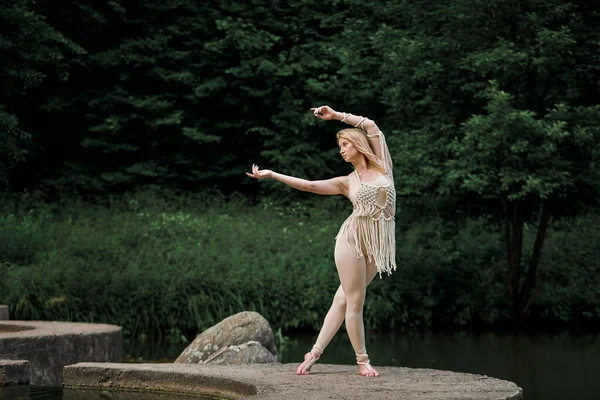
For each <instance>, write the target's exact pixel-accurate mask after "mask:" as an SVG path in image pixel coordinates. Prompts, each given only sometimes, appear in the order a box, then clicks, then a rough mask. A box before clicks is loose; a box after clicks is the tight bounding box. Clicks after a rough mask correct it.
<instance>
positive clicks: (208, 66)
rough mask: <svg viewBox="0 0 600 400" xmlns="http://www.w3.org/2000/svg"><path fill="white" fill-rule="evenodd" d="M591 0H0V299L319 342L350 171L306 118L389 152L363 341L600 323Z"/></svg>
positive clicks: (599, 129) (599, 156) (326, 132)
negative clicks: (391, 177) (377, 135)
mask: <svg viewBox="0 0 600 400" xmlns="http://www.w3.org/2000/svg"><path fill="white" fill-rule="evenodd" d="M599 12H600V4H598V3H596V2H589V1H586V0H576V1H567V0H520V1H517V0H455V1H440V2H431V1H426V0H411V1H408V0H396V1H379V0H374V1H369V2H364V1H355V0H325V1H320V2H313V1H308V0H290V1H277V0H272V1H266V0H251V1H238V0H227V1H226V0H223V1H217V2H208V1H206V2H202V1H195V0H144V1H142V0H114V1H99V0H97V1H92V0H88V1H85V0H84V1H72V2H60V1H53V0H37V1H35V2H34V1H30V0H11V1H8V0H1V1H0V65H1V67H2V81H1V82H0V188H1V190H2V203H1V209H2V213H1V214H0V276H2V280H1V281H0V303H4V304H9V305H10V309H11V315H12V316H13V317H14V318H16V319H59V320H74V321H94V322H109V323H114V324H118V325H121V326H123V327H124V331H125V333H126V335H128V336H131V337H139V336H140V335H148V334H152V335H158V336H160V337H166V338H168V339H169V340H171V341H175V342H176V341H186V340H189V339H190V338H193V336H194V335H195V334H197V333H198V332H200V331H202V330H203V329H205V328H207V327H209V326H211V325H212V324H214V323H216V322H218V321H220V320H221V319H222V318H225V317H226V316H228V315H231V314H233V313H235V312H238V311H242V310H255V311H258V312H260V313H261V314H262V315H263V316H265V317H266V318H267V319H268V320H269V322H270V323H271V325H272V326H273V328H274V329H275V330H276V331H277V332H279V333H281V332H289V331H292V330H295V329H303V330H316V329H318V328H319V326H320V324H321V321H322V317H323V316H324V315H325V312H326V310H327V309H328V307H329V304H330V301H331V298H332V296H333V293H334V291H335V288H336V287H337V285H338V280H337V275H336V271H335V266H334V263H333V245H334V237H335V235H336V233H337V229H338V228H339V226H340V224H341V223H342V222H343V220H344V218H345V217H346V216H347V215H348V214H349V213H350V212H351V205H350V203H349V202H348V201H347V200H346V199H343V198H340V197H320V196H316V195H307V194H305V193H300V192H297V191H293V190H291V189H288V188H285V187H283V185H281V184H277V183H275V182H270V181H261V182H256V181H254V180H251V179H248V178H247V177H246V176H245V175H244V172H245V171H248V170H249V168H250V165H251V164H252V163H257V164H258V165H260V166H261V167H264V168H270V169H274V170H276V171H279V172H282V173H285V174H290V175H294V176H299V177H303V178H308V179H327V178H330V177H334V176H338V175H346V174H348V173H349V172H350V171H351V169H350V168H349V165H346V164H345V163H344V162H343V161H342V159H341V158H340V157H339V154H338V150H337V147H336V143H335V132H336V131H337V130H338V129H340V128H342V124H341V123H339V122H324V121H320V120H317V119H315V118H314V117H313V116H312V113H311V112H310V111H309V109H310V107H313V106H318V105H322V104H328V105H330V106H331V107H333V108H334V109H336V110H339V111H346V112H351V113H354V114H358V115H364V116H368V117H369V118H371V119H373V120H375V121H376V122H377V123H378V125H379V126H380V128H381V129H382V130H383V132H384V133H385V134H386V137H387V140H388V144H389V146H390V151H391V154H392V158H393V161H394V169H395V170H394V174H395V179H396V182H395V184H396V190H397V193H398V205H397V217H396V221H397V233H396V235H397V239H396V240H397V254H398V256H397V263H398V271H397V272H396V273H394V274H393V275H392V276H391V277H389V278H388V277H385V278H384V279H381V280H379V279H376V280H375V281H374V283H373V284H372V287H370V288H369V292H368V296H367V302H366V306H365V307H366V308H365V318H366V323H367V326H368V327H370V328H372V329H379V330H402V329H431V330H448V329H507V328H510V329H512V328H517V329H530V328H531V329H564V328H581V329H594V328H597V327H598V326H599V325H600V261H599V260H600V208H599V199H600V197H599V191H600V145H599V144H598V143H599V141H600V106H599V104H600V30H599V29H598V26H600V13H599Z"/></svg>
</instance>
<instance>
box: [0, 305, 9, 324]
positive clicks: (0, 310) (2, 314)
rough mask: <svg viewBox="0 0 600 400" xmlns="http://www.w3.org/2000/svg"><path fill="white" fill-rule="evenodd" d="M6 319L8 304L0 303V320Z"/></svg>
mask: <svg viewBox="0 0 600 400" xmlns="http://www.w3.org/2000/svg"><path fill="white" fill-rule="evenodd" d="M7 320H8V306H1V305H0V321H7Z"/></svg>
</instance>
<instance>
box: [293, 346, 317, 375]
mask: <svg viewBox="0 0 600 400" xmlns="http://www.w3.org/2000/svg"><path fill="white" fill-rule="evenodd" d="M320 357H321V355H320V354H318V355H317V354H314V353H313V352H312V351H309V352H308V353H306V354H305V355H304V362H303V363H302V364H300V365H299V366H298V369H296V373H297V374H298V375H310V368H311V367H312V366H313V364H314V363H315V362H317V360H318V359H319V358H320Z"/></svg>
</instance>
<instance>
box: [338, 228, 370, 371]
mask: <svg viewBox="0 0 600 400" xmlns="http://www.w3.org/2000/svg"><path fill="white" fill-rule="evenodd" d="M340 239H341V240H340ZM350 244H351V246H348V245H347V243H346V238H341V237H338V241H337V243H336V246H335V265H336V267H337V270H338V275H339V277H340V282H341V286H342V288H343V289H344V293H345V294H346V331H347V332H348V337H349V338H350V343H352V347H353V348H354V352H355V353H356V356H357V361H361V362H363V361H366V360H367V357H366V354H367V351H366V347H365V326H364V322H363V306H364V303H365V295H366V290H367V283H368V282H370V281H369V278H371V279H372V277H371V276H373V275H374V274H373V266H372V265H368V264H371V263H367V262H366V260H365V258H364V257H357V256H356V250H355V249H354V246H353V243H352V241H351V243H350ZM359 373H360V374H361V375H364V376H378V375H379V373H378V372H377V371H375V370H374V369H369V368H368V367H367V366H366V365H359Z"/></svg>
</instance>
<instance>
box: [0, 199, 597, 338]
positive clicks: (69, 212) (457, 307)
mask: <svg viewBox="0 0 600 400" xmlns="http://www.w3.org/2000/svg"><path fill="white" fill-rule="evenodd" d="M26 201H27V200H26V199H22V203H24V202H26ZM22 205H25V206H26V207H25V208H24V209H23V210H22V211H17V212H7V213H5V214H4V215H3V216H2V217H1V218H0V259H2V260H3V261H2V262H1V263H0V274H1V276H2V277H3V279H2V280H1V281H0V300H1V301H3V302H4V301H6V302H7V303H8V304H10V305H11V315H12V317H13V318H15V319H59V320H77V321H96V322H98V321H102V322H109V323H115V324H119V325H121V326H123V327H124V329H125V334H126V335H127V336H128V337H139V336H140V335H152V334H153V335H155V336H160V335H163V337H164V336H168V338H169V340H172V341H179V340H182V338H181V335H184V336H185V337H186V338H187V339H191V338H193V337H194V336H195V334H197V333H198V332H201V331H202V330H203V329H206V328H207V327H209V326H211V325H212V324H214V323H216V322H218V321H220V320H221V319H222V318H224V317H225V316H228V315H231V314H233V313H235V312H239V311H242V310H249V309H251V310H256V311H258V312H260V313H261V314H262V315H264V316H265V317H266V318H267V320H268V321H269V322H270V323H271V324H272V326H273V328H274V329H275V330H278V329H281V330H283V331H284V332H286V331H290V330H292V329H311V330H316V329H318V328H319V327H320V324H321V323H322V318H323V316H324V315H325V313H326V311H327V309H328V308H329V305H330V303H331V298H332V295H333V293H334V292H335V290H336V288H337V285H338V282H337V276H336V275H337V273H336V269H335V265H334V263H333V257H332V246H333V243H334V237H335V235H336V233H337V230H338V229H339V225H340V223H341V222H342V221H343V219H344V218H345V215H346V213H347V210H339V208H338V207H336V206H335V203H331V204H326V205H325V207H323V205H324V204H323V203H321V205H322V207H314V206H307V205H306V204H292V205H291V206H286V207H282V205H281V204H278V203H273V202H270V201H265V202H264V203H262V204H260V206H258V207H252V208H250V209H249V207H248V204H247V202H246V201H245V200H244V199H241V198H236V199H231V201H228V202H224V201H223V199H218V198H213V200H211V201H209V200H208V199H206V198H202V197H197V196H194V197H190V196H186V197H182V196H172V197H169V198H165V197H164V196H157V195H154V194H152V193H140V194H137V195H131V196H127V197H126V198H120V199H115V200H113V201H111V202H110V203H108V204H107V205H103V206H96V207H90V206H89V205H87V204H77V203H65V204H60V205H53V206H52V207H55V208H56V209H53V208H52V207H36V208H34V209H32V208H31V204H22ZM348 206H349V205H348ZM599 222H600V218H599V217H598V215H587V216H585V217H582V218H580V219H579V220H578V221H577V222H574V223H555V224H553V225H552V226H551V228H550V229H549V237H548V244H547V246H546V250H547V251H546V252H545V253H544V256H543V260H542V262H543V263H544V266H545V267H544V269H543V271H542V282H541V284H540V294H539V296H538V299H537V302H536V305H535V307H534V311H533V313H532V315H531V317H530V320H529V322H530V323H531V324H533V325H535V326H538V327H540V326H546V327H570V328H575V327H580V328H590V327H592V326H594V325H597V323H598V321H600V270H599V269H598V268H597V264H596V263H595V260H597V259H598V257H599V256H600V254H599V249H598V246H597V241H598V238H600V228H599V227H600V223H599ZM533 236H534V231H532V230H531V229H528V230H526V233H525V242H526V247H528V248H530V247H531V246H532V241H533ZM397 237H398V271H397V272H396V273H394V274H393V275H392V276H391V277H389V278H388V277H384V279H381V280H380V279H379V278H376V279H375V280H374V281H373V283H372V284H371V287H369V291H368V295H367V300H366V304H365V319H366V323H367V326H368V327H369V329H382V330H389V329H394V330H399V329H407V330H411V329H435V330H444V329H483V328H495V329H505V328H507V327H508V326H510V325H509V324H508V322H509V321H510V309H509V307H508V306H507V304H506V302H505V301H504V278H503V276H504V258H503V244H502V240H501V235H500V234H499V233H497V232H496V231H495V230H493V229H490V225H489V223H488V221H485V220H476V221H470V222H465V223H458V224H449V223H447V222H443V221H442V220H440V219H435V218H430V219H428V220H418V221H412V222H411V221H406V222H405V223H403V224H399V226H398V232H397ZM224 249H226V250H224Z"/></svg>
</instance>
